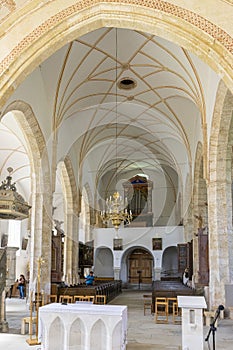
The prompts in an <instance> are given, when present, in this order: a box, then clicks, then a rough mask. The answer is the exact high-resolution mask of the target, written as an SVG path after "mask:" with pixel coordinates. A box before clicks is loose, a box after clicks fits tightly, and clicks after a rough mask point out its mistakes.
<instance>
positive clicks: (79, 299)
mask: <svg viewBox="0 0 233 350" xmlns="http://www.w3.org/2000/svg"><path fill="white" fill-rule="evenodd" d="M84 298H85V297H84V295H74V296H73V302H74V303H76V301H83V299H84Z"/></svg>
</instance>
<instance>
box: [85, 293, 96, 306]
mask: <svg viewBox="0 0 233 350" xmlns="http://www.w3.org/2000/svg"><path fill="white" fill-rule="evenodd" d="M83 301H87V302H88V303H92V304H94V302H95V296H94V295H86V296H85V297H84V300H83Z"/></svg>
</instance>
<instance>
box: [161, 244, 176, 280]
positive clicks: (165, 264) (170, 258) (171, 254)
mask: <svg viewBox="0 0 233 350" xmlns="http://www.w3.org/2000/svg"><path fill="white" fill-rule="evenodd" d="M178 276H179V274H178V251H177V247H167V248H166V249H165V250H164V252H163V257H162V271H161V278H163V279H172V278H177V277H178Z"/></svg>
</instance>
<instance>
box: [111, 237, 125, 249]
mask: <svg viewBox="0 0 233 350" xmlns="http://www.w3.org/2000/svg"><path fill="white" fill-rule="evenodd" d="M113 250H123V240H122V238H114V240H113Z"/></svg>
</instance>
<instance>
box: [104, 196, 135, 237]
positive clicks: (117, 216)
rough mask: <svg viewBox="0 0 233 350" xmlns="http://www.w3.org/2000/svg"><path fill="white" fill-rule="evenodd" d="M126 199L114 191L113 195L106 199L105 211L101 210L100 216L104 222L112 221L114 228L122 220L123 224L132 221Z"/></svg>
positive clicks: (117, 227) (116, 227)
mask: <svg viewBox="0 0 233 350" xmlns="http://www.w3.org/2000/svg"><path fill="white" fill-rule="evenodd" d="M127 205H128V202H127V199H126V200H124V199H123V198H122V197H121V196H120V194H119V192H114V194H113V196H110V197H109V199H108V198H107V199H106V211H105V210H104V211H101V218H102V221H103V223H104V224H107V223H109V222H111V223H112V225H113V226H114V228H115V229H116V230H118V229H119V226H120V225H121V223H122V222H124V224H125V225H127V224H129V223H130V222H131V221H132V218H133V216H132V212H131V210H130V212H128V210H127Z"/></svg>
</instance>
